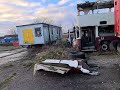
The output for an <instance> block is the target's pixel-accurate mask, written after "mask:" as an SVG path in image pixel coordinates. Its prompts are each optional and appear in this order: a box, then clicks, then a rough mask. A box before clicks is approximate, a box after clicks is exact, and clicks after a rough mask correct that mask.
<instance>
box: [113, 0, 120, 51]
mask: <svg viewBox="0 0 120 90" xmlns="http://www.w3.org/2000/svg"><path fill="white" fill-rule="evenodd" d="M114 21H115V27H114V28H115V29H114V31H115V33H116V36H117V37H119V38H120V0H114ZM117 50H118V51H120V42H119V43H118V45H117Z"/></svg>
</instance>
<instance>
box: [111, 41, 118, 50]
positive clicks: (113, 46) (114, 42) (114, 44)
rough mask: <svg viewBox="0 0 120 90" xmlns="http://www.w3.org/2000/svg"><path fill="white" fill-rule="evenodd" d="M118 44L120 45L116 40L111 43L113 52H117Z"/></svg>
mask: <svg viewBox="0 0 120 90" xmlns="http://www.w3.org/2000/svg"><path fill="white" fill-rule="evenodd" d="M117 43H118V41H117V40H114V41H112V42H111V43H110V45H109V48H110V50H111V51H117Z"/></svg>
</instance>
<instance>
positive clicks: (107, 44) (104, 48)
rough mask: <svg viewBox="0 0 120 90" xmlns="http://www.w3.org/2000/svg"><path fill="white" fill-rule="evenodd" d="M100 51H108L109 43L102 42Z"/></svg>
mask: <svg viewBox="0 0 120 90" xmlns="http://www.w3.org/2000/svg"><path fill="white" fill-rule="evenodd" d="M100 49H101V50H102V51H108V50H109V43H108V42H107V41H105V42H103V43H102V44H101V46H100Z"/></svg>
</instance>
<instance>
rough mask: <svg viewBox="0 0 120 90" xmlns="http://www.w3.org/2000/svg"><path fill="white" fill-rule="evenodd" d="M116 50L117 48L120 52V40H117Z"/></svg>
mask: <svg viewBox="0 0 120 90" xmlns="http://www.w3.org/2000/svg"><path fill="white" fill-rule="evenodd" d="M117 50H118V52H119V53H120V42H119V43H118V45H117Z"/></svg>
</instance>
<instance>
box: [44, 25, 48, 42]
mask: <svg viewBox="0 0 120 90" xmlns="http://www.w3.org/2000/svg"><path fill="white" fill-rule="evenodd" d="M43 33H44V41H45V42H46V43H48V42H49V31H48V26H45V27H43Z"/></svg>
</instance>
